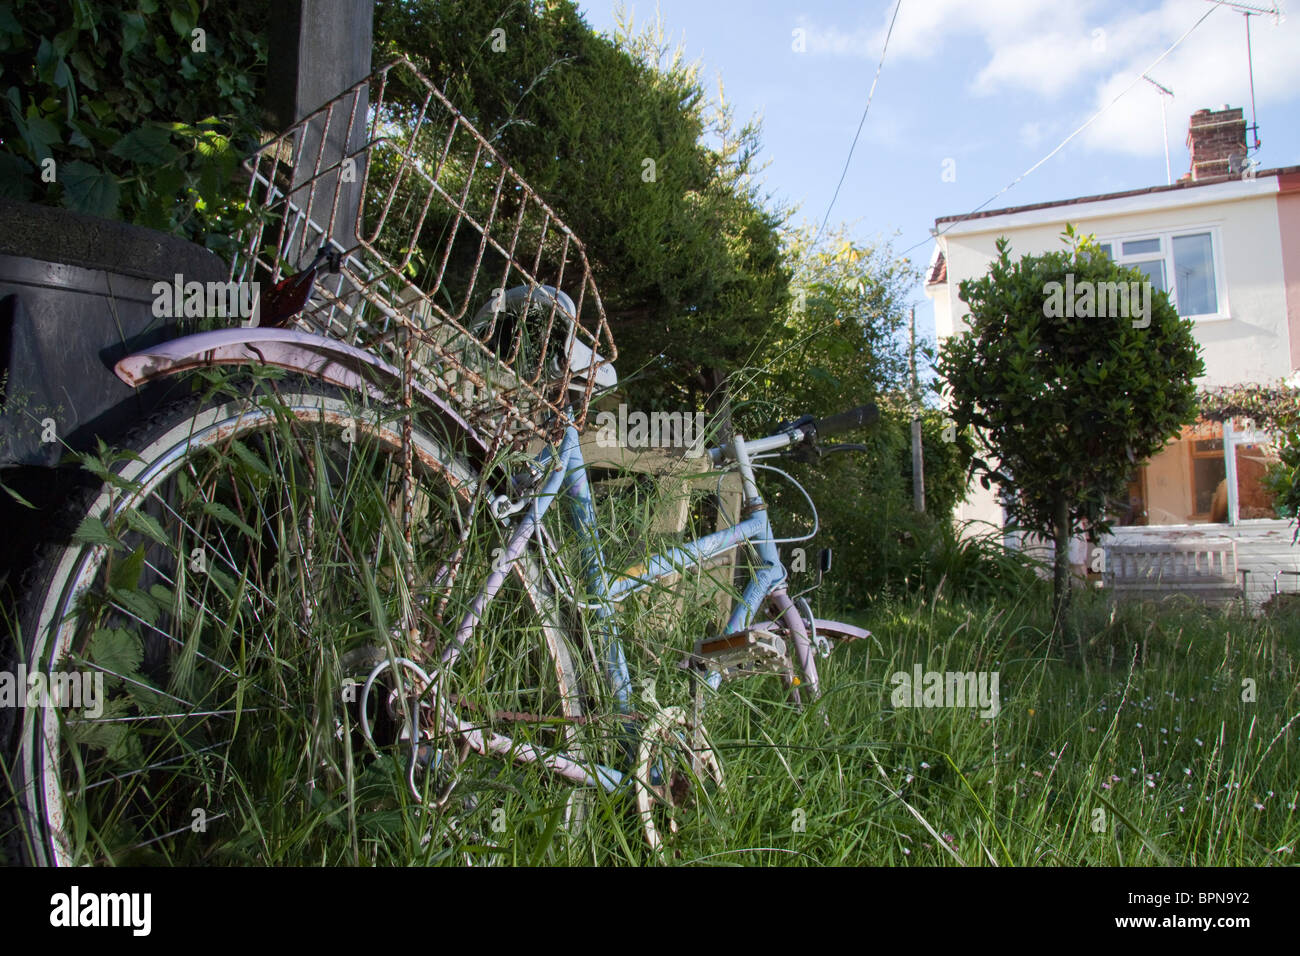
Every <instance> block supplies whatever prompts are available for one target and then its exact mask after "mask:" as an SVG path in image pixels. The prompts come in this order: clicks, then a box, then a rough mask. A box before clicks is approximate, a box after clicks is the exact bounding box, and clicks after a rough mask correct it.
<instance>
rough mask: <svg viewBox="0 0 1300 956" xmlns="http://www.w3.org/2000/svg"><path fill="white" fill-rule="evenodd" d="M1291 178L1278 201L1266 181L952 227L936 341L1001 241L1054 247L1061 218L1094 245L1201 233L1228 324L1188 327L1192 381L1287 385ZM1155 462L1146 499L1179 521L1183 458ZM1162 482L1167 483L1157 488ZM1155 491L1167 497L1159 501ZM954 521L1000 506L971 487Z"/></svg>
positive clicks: (1296, 293)
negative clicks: (1199, 364) (1192, 340)
mask: <svg viewBox="0 0 1300 956" xmlns="http://www.w3.org/2000/svg"><path fill="white" fill-rule="evenodd" d="M1296 180H1297V181H1296V182H1295V183H1294V188H1295V190H1296V191H1295V192H1290V193H1283V194H1282V195H1279V191H1278V180H1277V178H1275V177H1273V178H1269V179H1261V180H1256V181H1243V182H1227V183H1219V184H1212V185H1207V186H1200V187H1192V188H1189V189H1184V190H1176V191H1173V192H1159V193H1153V194H1149V195H1144V196H1138V197H1125V198H1123V199H1116V200H1107V201H1099V202H1087V203H1078V204H1073V205H1064V206H1057V207H1053V208H1051V209H1049V210H1034V211H1028V212H1025V213H1019V214H1008V215H1006V216H1000V217H993V218H990V219H987V220H972V221H969V222H965V223H959V224H957V225H956V226H955V227H953V228H952V229H951V230H950V231H949V232H948V233H947V234H946V235H943V236H941V237H940V238H939V240H938V241H939V242H940V244H941V247H942V249H943V251H944V255H945V258H946V261H947V273H948V275H947V282H946V288H943V287H942V286H939V285H935V286H930V287H928V288H927V293H930V294H931V298H932V300H933V301H934V306H935V329H936V334H937V336H938V338H939V340H940V342H942V341H943V339H944V338H946V337H947V336H948V335H952V334H956V333H959V332H961V331H964V330H965V329H966V327H967V326H966V322H965V319H966V316H967V315H968V314H969V310H968V309H967V307H966V304H965V303H964V302H962V301H961V300H960V298H958V296H957V288H958V285H959V283H960V282H961V281H962V280H963V279H967V278H975V277H978V276H981V275H983V274H984V273H985V272H986V271H987V270H988V267H989V265H990V263H992V261H993V260H994V258H995V257H996V256H997V247H996V242H997V239H998V238H999V237H1000V236H1006V237H1007V238H1008V239H1009V240H1010V244H1011V245H1010V254H1011V256H1012V257H1013V258H1018V257H1019V256H1022V255H1024V254H1026V253H1036V254H1041V253H1044V252H1049V251H1052V250H1057V249H1061V248H1063V246H1062V244H1061V233H1062V231H1063V230H1064V228H1065V223H1066V222H1067V221H1068V222H1071V223H1073V224H1074V225H1075V226H1076V227H1077V228H1078V229H1079V230H1080V231H1082V232H1085V233H1092V234H1094V235H1096V236H1098V237H1099V238H1110V237H1122V236H1126V235H1141V234H1146V233H1151V232H1165V231H1170V230H1181V229H1184V228H1189V227H1196V228H1199V227H1210V228H1212V229H1214V230H1215V233H1216V238H1215V241H1216V244H1217V251H1218V253H1219V256H1220V260H1221V270H1222V271H1221V275H1222V282H1223V287H1222V288H1220V289H1218V294H1219V297H1220V310H1221V311H1222V312H1225V313H1226V316H1227V317H1226V318H1218V319H1204V320H1197V322H1196V327H1195V330H1194V334H1195V336H1196V339H1197V341H1198V342H1199V343H1200V344H1201V346H1202V357H1203V359H1204V361H1205V370H1206V372H1205V375H1204V377H1202V378H1200V379H1198V380H1197V384H1198V385H1205V386H1215V385H1231V384H1239V383H1242V382H1276V381H1278V380H1280V379H1284V378H1288V377H1290V375H1291V373H1292V372H1293V371H1294V370H1295V369H1296V368H1300V356H1298V357H1296V358H1293V354H1296V353H1297V351H1298V350H1300V177H1296ZM1283 185H1284V187H1285V185H1286V184H1285V183H1284V184H1283ZM1282 201H1285V208H1284V207H1283V204H1282ZM1284 258H1285V264H1284ZM940 291H942V294H938V293H939V292H940ZM1293 328H1294V329H1295V330H1296V334H1295V335H1294V336H1293V335H1292V329H1293ZM1161 457H1162V458H1166V459H1168V461H1166V462H1163V463H1162V467H1161V469H1159V470H1157V473H1156V474H1155V475H1154V476H1151V477H1154V478H1155V480H1154V481H1151V482H1150V484H1149V486H1148V487H1149V494H1150V495H1151V496H1152V497H1151V500H1152V502H1153V503H1154V504H1156V505H1157V506H1158V507H1162V508H1167V510H1169V511H1172V512H1176V513H1180V514H1186V513H1187V512H1188V510H1190V506H1191V502H1190V499H1189V498H1188V496H1189V492H1188V490H1187V489H1188V488H1189V486H1190V473H1189V469H1190V464H1189V463H1188V461H1187V460H1186V459H1187V456H1186V455H1185V454H1183V455H1166V456H1161ZM1179 469H1181V472H1182V473H1181V474H1179V473H1178V470H1179ZM1161 480H1164V481H1165V482H1166V484H1164V485H1161V484H1160V481H1161ZM1166 489H1168V490H1166ZM1160 494H1165V495H1166V497H1165V498H1164V499H1161V498H1160V497H1159V495H1160ZM1178 497H1181V498H1182V499H1184V500H1177V499H1178ZM957 517H958V520H969V519H976V520H983V521H992V522H995V523H996V522H999V521H1000V519H1001V507H1000V506H999V505H998V504H997V501H996V497H995V492H994V491H993V490H992V489H990V490H985V489H983V488H981V487H979V485H978V484H977V483H976V484H974V485H973V486H972V488H971V491H970V495H969V497H968V499H967V501H966V502H965V503H964V504H963V505H961V506H960V507H959V508H958V512H957Z"/></svg>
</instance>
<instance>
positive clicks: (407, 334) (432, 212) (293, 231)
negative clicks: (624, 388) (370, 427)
mask: <svg viewBox="0 0 1300 956" xmlns="http://www.w3.org/2000/svg"><path fill="white" fill-rule="evenodd" d="M245 165H246V167H247V169H248V171H249V173H250V174H251V179H250V184H249V202H250V204H251V205H252V206H253V207H254V208H255V209H256V210H257V218H256V221H255V224H254V225H253V226H252V227H251V228H250V229H249V231H248V233H247V235H246V240H247V241H245V242H243V243H242V251H241V253H240V254H239V255H238V256H237V257H236V259H235V261H234V263H233V265H232V275H231V278H232V279H235V280H238V281H254V280H256V281H259V282H261V283H262V284H263V287H265V285H266V284H267V283H275V282H278V281H279V280H280V279H281V278H282V277H284V276H285V275H291V274H293V273H295V272H297V271H299V270H300V269H302V268H303V267H305V266H306V265H307V264H308V263H310V262H312V261H313V260H314V259H315V258H316V256H317V253H318V251H319V250H320V249H321V248H322V247H328V248H329V249H331V250H332V251H333V252H335V253H337V256H338V262H339V266H340V268H339V271H338V272H337V273H329V274H326V273H321V274H319V275H318V276H317V279H316V286H315V292H314V294H313V296H312V298H311V300H310V301H309V302H308V303H307V305H306V307H305V308H304V309H303V311H302V312H301V314H300V315H299V316H298V318H297V320H296V322H297V327H298V328H300V329H302V330H304V331H310V332H317V333H321V334H325V335H328V336H330V337H332V338H336V339H339V340H342V341H344V342H347V343H349V344H351V345H355V346H357V347H359V348H362V349H366V350H369V351H371V352H373V353H375V354H377V355H379V356H381V357H382V358H385V359H386V360H388V361H389V362H390V363H391V364H393V365H394V366H396V367H398V368H400V369H402V370H403V372H404V373H405V375H406V376H407V379H408V381H414V382H418V383H419V384H420V385H423V386H424V387H425V388H428V389H430V390H432V391H434V392H436V393H438V394H441V395H443V396H445V397H446V398H447V399H449V401H450V402H451V404H452V405H453V406H454V407H455V408H456V409H457V411H459V412H460V413H461V414H462V415H463V416H464V417H465V418H466V419H467V420H468V421H470V423H471V424H473V425H474V426H475V428H476V429H478V430H479V432H480V433H481V434H482V435H483V436H484V437H485V438H490V439H493V440H494V441H495V442H496V443H500V442H505V443H506V444H509V445H515V446H520V445H522V444H524V443H526V442H527V441H529V440H530V439H533V438H537V437H542V438H553V437H554V436H555V435H556V434H557V433H558V432H559V431H561V430H563V428H564V427H565V426H567V425H569V424H573V425H575V426H577V427H579V428H581V427H582V425H583V423H584V422H585V419H586V415H587V407H588V405H589V403H590V401H591V397H592V392H593V388H594V386H595V383H596V378H597V371H598V369H599V368H600V367H601V366H603V365H608V364H611V363H612V362H613V361H614V359H615V358H617V351H616V349H615V347H614V342H613V339H612V337H611V335H610V330H609V325H608V322H607V321H606V317H605V311H604V307H603V306H602V304H601V301H600V294H599V293H598V292H597V290H596V285H595V282H594V281H593V280H592V275H591V266H590V264H589V263H588V261H587V255H586V251H585V249H584V248H583V245H582V243H581V242H580V241H579V240H578V237H577V236H575V235H574V233H573V231H572V230H571V229H569V227H568V226H566V225H565V224H564V222H563V221H562V220H561V219H560V217H559V216H557V215H556V214H555V212H554V210H552V209H551V207H550V206H548V205H547V204H546V203H545V202H544V201H543V200H542V199H541V197H539V196H538V195H537V192H536V191H535V190H534V189H533V188H532V187H531V186H529V185H528V183H526V182H525V181H524V180H523V179H522V178H521V177H520V176H519V174H518V173H516V172H515V171H514V170H513V169H512V168H511V167H510V166H509V164H508V163H506V162H505V160H504V159H503V158H502V157H501V155H500V154H499V153H498V152H497V151H496V149H494V148H493V147H492V145H491V143H489V142H488V140H487V139H486V138H485V137H484V136H483V135H482V134H480V133H479V131H478V130H477V129H475V128H474V126H473V125H472V124H471V123H470V121H469V120H468V119H466V117H465V116H464V115H463V114H462V113H461V112H460V111H459V110H457V109H456V108H455V107H454V106H453V105H452V104H451V102H450V101H449V100H448V99H447V98H446V97H445V96H444V95H443V94H442V92H441V91H439V90H438V88H437V87H436V86H434V84H433V83H431V82H430V81H429V80H428V79H427V78H425V77H424V76H423V75H422V74H421V73H420V72H419V71H418V70H417V69H416V68H415V67H414V66H413V65H412V64H411V63H410V61H408V60H406V59H400V60H396V61H394V62H392V63H389V64H388V65H387V66H384V67H382V68H381V69H379V70H376V71H375V72H374V73H372V74H371V75H370V76H368V77H367V78H366V79H364V80H362V81H361V82H359V83H357V84H356V85H354V86H352V87H351V88H350V89H348V90H346V91H345V92H343V93H341V94H340V95H338V96H336V97H335V98H334V99H332V100H330V101H329V102H328V103H326V104H325V105H323V106H321V107H320V108H319V109H317V110H316V111H315V112H313V113H311V114H310V115H309V116H306V117H305V118H303V119H302V120H301V121H299V122H298V123H295V124H294V125H293V126H292V127H290V128H289V129H288V130H286V131H285V132H284V133H282V134H280V135H278V136H276V137H275V138H274V139H271V140H270V141H269V142H266V143H264V144H263V145H262V146H261V148H259V149H258V151H257V152H256V153H255V154H254V155H253V156H252V157H251V158H250V159H249V160H248V161H247V163H246V164H245ZM555 290H561V291H562V292H563V293H567V294H566V295H561V294H558V293H557V292H556V291H555ZM408 400H409V389H408Z"/></svg>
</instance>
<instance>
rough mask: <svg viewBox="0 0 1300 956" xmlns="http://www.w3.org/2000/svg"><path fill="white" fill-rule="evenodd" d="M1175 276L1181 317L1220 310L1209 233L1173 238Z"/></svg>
mask: <svg viewBox="0 0 1300 956" xmlns="http://www.w3.org/2000/svg"><path fill="white" fill-rule="evenodd" d="M1174 275H1175V276H1176V277H1177V281H1176V282H1175V288H1176V290H1177V292H1176V294H1177V297H1178V314H1179V315H1206V314H1208V313H1212V312H1218V311H1219V299H1218V294H1217V290H1216V289H1215V287H1214V250H1213V248H1212V246H1211V244H1210V234H1209V233H1208V232H1200V233H1196V234H1195V235H1191V236H1175V237H1174Z"/></svg>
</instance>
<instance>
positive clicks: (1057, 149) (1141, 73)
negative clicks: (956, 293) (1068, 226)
mask: <svg viewBox="0 0 1300 956" xmlns="http://www.w3.org/2000/svg"><path fill="white" fill-rule="evenodd" d="M1222 5H1223V3H1222V0H1218V2H1216V3H1215V5H1214V6H1212V7H1210V9H1208V10H1206V11H1205V13H1203V14H1202V15H1201V16H1200V18H1199V19H1197V21H1196V22H1195V23H1193V24H1192V25H1191V26H1190V27H1188V28H1187V30H1186V32H1184V33H1183V35H1182V36H1180V37H1179V38H1178V39H1177V40H1175V41H1174V42H1173V43H1172V44H1170V46H1169V48H1168V49H1166V50H1165V52H1164V53H1161V54H1160V55H1159V56H1158V57H1156V58H1155V59H1154V60H1152V61H1151V62H1150V63H1149V64H1148V65H1147V67H1146V69H1143V70H1139V71H1138V74H1137V76H1135V77H1134V78H1133V80H1132V82H1130V83H1129V85H1128V86H1126V87H1124V89H1122V90H1120V91H1119V92H1118V93H1117V94H1115V96H1114V98H1113V99H1112V100H1111V101H1110V102H1109V103H1107V104H1106V105H1105V106H1103V107H1102V108H1101V109H1099V110H1097V112H1095V113H1093V114H1092V115H1091V116H1089V117H1088V118H1087V119H1086V120H1084V122H1083V123H1082V125H1080V126H1079V127H1077V128H1076V129H1075V130H1074V131H1073V132H1072V133H1070V135H1069V136H1067V137H1065V139H1063V140H1061V141H1060V142H1059V143H1057V144H1056V146H1055V148H1053V149H1052V151H1051V152H1049V153H1048V154H1047V155H1046V156H1044V157H1043V158H1042V159H1040V160H1039V161H1038V162H1036V163H1034V165H1032V166H1030V167H1029V168H1028V169H1026V170H1025V171H1024V172H1023V173H1021V174H1020V175H1019V176H1017V177H1016V178H1015V179H1013V180H1011V182H1009V183H1007V184H1006V185H1005V186H1003V187H1002V188H1001V189H999V190H998V191H997V192H995V193H994V194H993V195H992V196H990V197H989V198H988V199H986V200H984V201H983V202H982V203H980V204H979V205H978V206H976V207H975V208H974V209H972V210H971V211H970V212H968V213H966V214H964V215H962V216H959V217H958V218H957V219H954V220H953V221H952V222H950V223H948V224H947V225H946V226H945V227H944V228H943V229H940V230H938V231H937V232H935V233H933V234H932V235H931V236H929V237H927V238H925V239H922V240H921V241H920V242H918V243H916V244H915V245H911V246H908V247H907V248H906V249H904V250H903V251H902V252H901V253H899V257H900V258H901V257H903V256H905V255H907V254H908V253H909V252H911V251H912V250H913V249H919V248H920V247H921V246H923V245H925V244H926V243H927V242H931V241H932V240H934V239H935V238H937V237H938V236H941V235H943V234H944V233H946V232H948V231H949V230H950V229H952V227H953V226H956V225H957V224H959V223H962V222H965V221H966V220H967V219H969V218H970V217H971V216H973V215H975V214H976V213H977V212H979V211H980V210H982V209H984V208H985V207H986V206H988V205H989V204H990V203H992V202H993V201H994V200H996V199H997V198H998V197H1000V196H1002V195H1004V194H1006V193H1007V192H1008V191H1009V190H1011V189H1012V188H1013V187H1014V186H1016V185H1017V184H1019V183H1020V182H1021V180H1023V179H1024V178H1025V177H1026V176H1028V175H1029V174H1031V173H1032V172H1034V171H1035V170H1036V169H1038V168H1039V167H1040V166H1042V165H1043V164H1044V163H1046V162H1047V161H1048V160H1049V159H1051V158H1052V157H1053V156H1055V155H1056V154H1057V153H1059V152H1060V151H1061V150H1063V149H1064V148H1065V147H1066V146H1067V145H1068V144H1069V142H1070V141H1071V140H1073V139H1074V138H1075V137H1076V136H1078V135H1079V134H1080V133H1082V132H1083V131H1084V130H1086V129H1087V128H1088V127H1089V126H1091V125H1092V124H1093V123H1095V122H1096V121H1097V120H1098V119H1099V118H1100V117H1101V116H1102V115H1103V114H1104V113H1105V112H1106V111H1107V110H1109V109H1110V108H1111V107H1112V106H1114V105H1115V104H1116V103H1118V102H1119V101H1120V100H1121V99H1122V98H1123V97H1124V95H1125V94H1126V93H1128V92H1129V90H1131V89H1133V87H1135V86H1137V85H1138V84H1139V83H1141V82H1142V78H1143V76H1144V75H1145V74H1146V73H1148V72H1150V71H1151V70H1152V69H1154V68H1155V67H1156V66H1158V65H1159V64H1160V63H1161V61H1163V60H1164V58H1165V57H1167V56H1169V54H1170V53H1173V52H1174V50H1176V49H1178V47H1179V46H1180V45H1181V44H1182V42H1183V41H1184V40H1186V39H1187V38H1188V37H1189V36H1191V35H1192V31H1194V30H1195V29H1196V28H1197V27H1199V26H1200V25H1201V24H1202V23H1204V22H1205V20H1206V18H1208V17H1209V15H1210V14H1212V13H1213V12H1214V11H1215V10H1217V9H1218V8H1219V7H1220V6H1222Z"/></svg>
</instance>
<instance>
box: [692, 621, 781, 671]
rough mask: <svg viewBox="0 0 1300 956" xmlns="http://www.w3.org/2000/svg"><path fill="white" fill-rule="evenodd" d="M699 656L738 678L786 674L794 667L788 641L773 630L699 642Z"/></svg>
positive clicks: (715, 668) (713, 668)
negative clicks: (788, 650) (787, 645)
mask: <svg viewBox="0 0 1300 956" xmlns="http://www.w3.org/2000/svg"><path fill="white" fill-rule="evenodd" d="M695 658H696V660H697V661H698V662H699V663H700V664H701V665H702V666H703V667H705V668H707V669H708V670H711V671H716V672H718V673H720V674H722V679H723V680H735V679H736V678H739V677H749V676H751V675H753V674H783V673H785V672H786V671H788V670H789V669H790V666H791V665H790V655H789V654H788V653H787V652H786V648H785V641H783V640H782V639H781V638H780V637H778V636H777V635H776V634H773V633H772V632H771V631H761V630H748V631H737V632H736V633H735V634H722V635H719V636H718V637H706V638H704V639H703V640H699V641H696V642H695Z"/></svg>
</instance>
